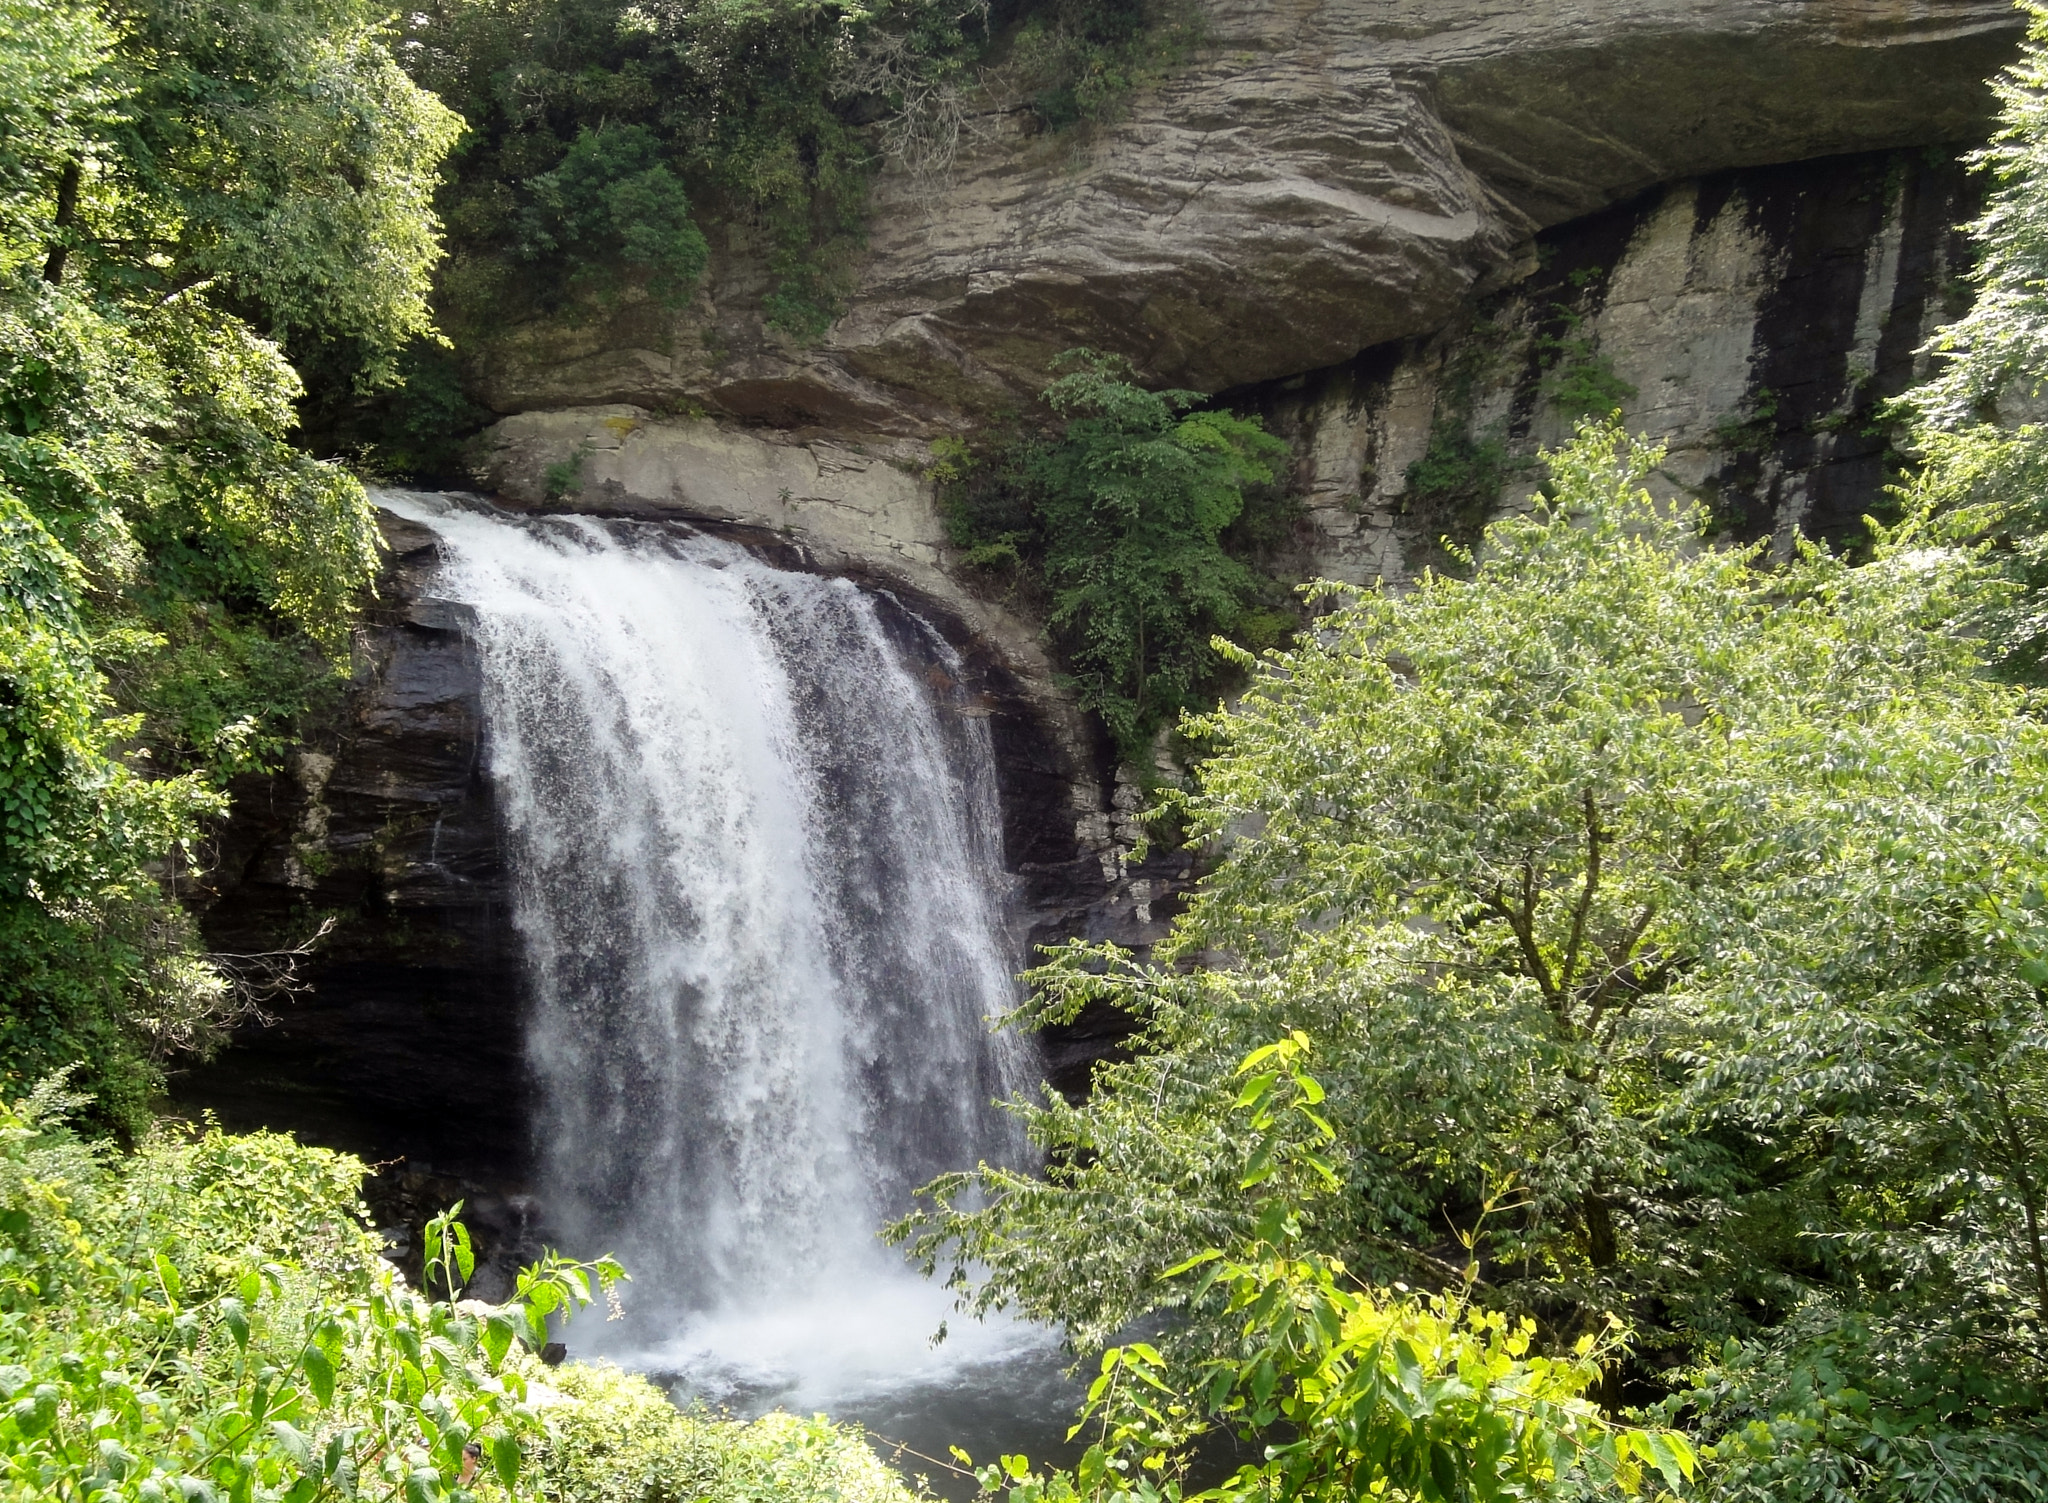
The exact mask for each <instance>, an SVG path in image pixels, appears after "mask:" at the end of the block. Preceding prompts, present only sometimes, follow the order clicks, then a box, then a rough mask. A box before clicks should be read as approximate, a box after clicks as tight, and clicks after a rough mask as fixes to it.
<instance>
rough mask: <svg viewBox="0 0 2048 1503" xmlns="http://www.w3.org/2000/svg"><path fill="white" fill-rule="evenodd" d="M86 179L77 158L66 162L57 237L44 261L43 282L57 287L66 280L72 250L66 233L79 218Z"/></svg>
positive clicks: (59, 192)
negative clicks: (66, 263) (67, 259)
mask: <svg viewBox="0 0 2048 1503" xmlns="http://www.w3.org/2000/svg"><path fill="white" fill-rule="evenodd" d="M83 177H84V172H83V170H82V169H81V168H80V167H79V165H78V160H77V158H75V157H74V158H73V159H72V160H70V161H68V162H66V163H65V164H64V170H63V172H62V173H60V174H59V175H58V178H57V218H56V231H57V233H56V235H55V237H54V238H53V239H52V241H51V243H50V254H49V256H48V257H47V258H46V259H45V260H44V261H43V280H44V281H45V282H48V283H49V284H50V285H51V286H52V287H55V286H56V285H57V284H58V283H59V282H61V281H63V280H64V261H65V258H66V257H67V256H68V255H70V253H71V248H70V247H69V246H68V245H66V244H65V243H64V234H65V231H67V230H69V229H70V228H71V226H72V224H73V223H74V222H75V221H76V220H77V218H78V189H79V186H80V183H81V181H82V179H83Z"/></svg>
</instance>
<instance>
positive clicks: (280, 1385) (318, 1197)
mask: <svg viewBox="0 0 2048 1503" xmlns="http://www.w3.org/2000/svg"><path fill="white" fill-rule="evenodd" d="M80 1101H81V1098H79V1097H76V1096H71V1095H67V1094H65V1093H64V1091H63V1090H62V1088H61V1085H60V1084H59V1083H58V1082H55V1081H52V1082H48V1083H46V1084H45V1085H43V1086H41V1087H39V1088H38V1089H37V1091H35V1092H34V1093H32V1094H31V1096H30V1097H29V1098H28V1099H26V1100H25V1101H22V1102H19V1103H17V1104H15V1105H13V1106H7V1107H0V1388H4V1390H5V1393H4V1402H5V1404H6V1407H5V1408H0V1479H4V1485H5V1487H6V1489H7V1492H8V1495H9V1496H11V1497H98V1498H102V1499H108V1500H116V1499H119V1500H132V1503H161V1500H163V1499H165V1498H179V1497H184V1498H189V1499H196V1500H205V1499H215V1500H221V1503H231V1500H235V1499H257V1498H273V1499H283V1500H288V1503H314V1500H317V1499H321V1498H342V1499H390V1500H392V1503H398V1500H403V1503H441V1500H447V1503H468V1500H472V1499H477V1498H497V1499H503V1500H506V1503H515V1500H516V1503H540V1500H542V1499H546V1500H548V1503H657V1500H674V1503H682V1500H685V1499H688V1500H704V1503H726V1500H731V1503H751V1500H754V1499H759V1498H765V1497H781V1498H789V1499H791V1500H794V1503H805V1500H808V1499H813V1498H816V1499H842V1500H848V1503H903V1500H905V1499H907V1497H908V1494H907V1492H906V1491H905V1490H904V1489H903V1487H902V1485H901V1483H899V1482H898V1481H897V1480H896V1479H895V1477H894V1475H893V1474H891V1473H890V1472H889V1471H888V1469H887V1468H886V1467H884V1466H883V1465H882V1463H881V1462H880V1461H879V1460H878V1459H877V1458H876V1456H875V1455H874V1453H873V1451H871V1450H870V1449H869V1448H868V1447H867V1446H866V1445H865V1443H864V1442H863V1441H862V1440H861V1438H860V1436H859V1434H858V1432H854V1431H847V1430H842V1429H839V1428H837V1427H835V1426H832V1425H830V1424H827V1423H826V1422H824V1421H823V1420H822V1419H819V1420H813V1421H802V1420H797V1419H793V1418H791V1417H789V1416H786V1415H777V1416H772V1417H770V1418H769V1419H766V1420H762V1421H758V1422H756V1423H754V1424H752V1425H740V1424H734V1423H730V1422H722V1421H714V1420H711V1419H709V1418H706V1417H704V1416H701V1415H685V1414H683V1413H680V1412H679V1411H677V1410H676V1409H675V1408H674V1407H673V1406H672V1405H670V1404H669V1403H668V1402H667V1400H666V1399H665V1398H663V1397H662V1395H661V1393H660V1391H659V1390H657V1389H655V1388H654V1387H653V1386H652V1385H651V1384H649V1383H647V1382H646V1380H644V1379H641V1378H637V1377H627V1376H626V1375H624V1374H621V1373H618V1372H617V1371H615V1370H612V1369H609V1368H597V1369H590V1368H580V1367H576V1366H565V1367H560V1368H555V1369H548V1368H544V1367H542V1366H541V1365H540V1364H539V1362H538V1361H537V1360H536V1359H535V1358H534V1356H533V1355H532V1353H533V1351H534V1350H535V1349H536V1348H537V1347H538V1346H539V1345H540V1344H541V1343H543V1342H544V1341H545V1340H546V1339H547V1336H548V1325H547V1322H548V1321H549V1320H550V1319H554V1320H561V1319H564V1318H567V1316H568V1315H570V1314H571V1313H572V1312H574V1311H575V1310H577V1309H579V1308H581V1307H583V1306H586V1305H588V1304H589V1303H591V1302H592V1300H593V1298H595V1297H597V1296H598V1295H599V1294H600V1293H601V1292H602V1291H603V1290H604V1289H606V1288H608V1287H609V1286H610V1285H611V1284H612V1283H613V1282H615V1281H616V1280H617V1279H618V1278H620V1277H622V1276H623V1275H622V1272H621V1270H620V1269H619V1268H618V1266H617V1265H616V1264H615V1263H613V1262H611V1261H610V1260H609V1259H599V1260H597V1261H596V1262H593V1263H586V1264H576V1263H569V1262H566V1261H564V1260H562V1259H560V1258H558V1257H555V1256H554V1255H552V1254H550V1255H548V1256H546V1257H544V1258H543V1259H542V1260H541V1261H540V1262H539V1263H536V1264H534V1265H533V1266H531V1267H529V1268H527V1269H526V1270H524V1271H523V1272H522V1273H521V1274H520V1276H519V1280H518V1287H517V1291H516V1293H515V1297H514V1299H513V1300H512V1301H511V1302H509V1303H507V1304H504V1305H488V1304H482V1303H479V1302H477V1301H475V1300H460V1301H457V1300H455V1298H454V1295H455V1294H456V1293H457V1292H459V1290H460V1289H461V1287H462V1285H463V1283H464V1282H465V1281H466V1280H467V1279H468V1277H469V1276H470V1274H471V1272H472V1271H473V1269H474V1258H473V1253H472V1251H471V1249H470V1245H469V1240H468V1234H467V1233H466V1232H465V1231H464V1230H463V1227H462V1224H461V1222H460V1221H458V1220H457V1219H456V1217H455V1211H459V1210H460V1207H459V1206H458V1207H456V1208H454V1210H451V1211H450V1212H449V1213H447V1214H445V1215H443V1216H441V1217H438V1218H436V1219H435V1220H434V1221H433V1222H432V1223H430V1224H429V1227H428V1234H427V1235H428V1242H427V1264H428V1267H429V1269H430V1270H431V1275H430V1276H431V1278H432V1280H433V1282H434V1284H435V1285H436V1286H438V1288H439V1289H440V1290H441V1291H442V1293H443V1294H444V1295H445V1296H446V1297H444V1298H439V1299H436V1298H431V1297H429V1296H428V1295H427V1294H426V1293H424V1292H419V1291H415V1290H412V1289H410V1288H408V1287H407V1286H406V1285H405V1283H404V1281H403V1280H402V1279H401V1278H399V1276H398V1275H397V1274H396V1273H395V1272H394V1270H393V1269H392V1268H391V1267H390V1265H389V1264H387V1263H385V1262H384V1261H383V1260H382V1259H381V1258H380V1257H379V1256H378V1255H377V1241H376V1239H375V1237H374V1236H373V1235H372V1234H371V1233H370V1232H369V1231H367V1230H366V1229H365V1227H364V1225H363V1221H362V1217H363V1211H362V1207H361V1205H360V1204H359V1202H358V1198H357V1197H358V1192H359V1188H360V1185H361V1181H362V1176H363V1166H362V1164H361V1163H360V1162H359V1161H357V1160H355V1159H353V1158H350V1157H348V1156H347V1155H344V1154H338V1153H333V1152H330V1151H328V1150H325V1149H319V1148H306V1147H302V1146H300V1145H299V1144H297V1143H295V1142H293V1141H292V1140H291V1139H290V1138H288V1137H283V1136H279V1135H276V1134H272V1133H257V1134H253V1135H249V1136H235V1135H230V1134H226V1133H222V1132H220V1131H219V1130H218V1129H215V1128H211V1127H209V1128H207V1129H206V1130H204V1131H196V1132H195V1131H173V1130H170V1129H159V1130H158V1131H157V1132H155V1133H154V1134H152V1135H151V1136H150V1137H149V1138H148V1139H147V1140H146V1141H145V1142H144V1144H143V1145H142V1147H141V1148H140V1150H139V1151H138V1152H137V1153H135V1154H133V1155H130V1156H126V1157H118V1156H113V1155H110V1154H109V1153H108V1152H107V1151H106V1150H105V1149H104V1148H94V1147H90V1146H88V1145H86V1144H84V1143H82V1142H81V1141H79V1140H78V1139H76V1138H74V1137H73V1136H71V1135H70V1133H68V1132H67V1131H66V1130H65V1129H64V1127H63V1125H62V1115H63V1113H64V1112H65V1111H67V1110H69V1109H72V1108H75V1107H76V1106H77V1105H79V1104H80Z"/></svg>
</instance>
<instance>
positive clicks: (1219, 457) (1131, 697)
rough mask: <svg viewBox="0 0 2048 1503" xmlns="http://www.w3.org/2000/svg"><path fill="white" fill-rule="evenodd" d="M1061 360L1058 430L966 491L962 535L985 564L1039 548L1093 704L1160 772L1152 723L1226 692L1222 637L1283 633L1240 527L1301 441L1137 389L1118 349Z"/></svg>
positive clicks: (1053, 616) (1053, 612) (1066, 645)
mask: <svg viewBox="0 0 2048 1503" xmlns="http://www.w3.org/2000/svg"><path fill="white" fill-rule="evenodd" d="M1060 368H1064V369H1065V370H1066V371H1067V374H1066V375H1063V376H1060V377H1059V378H1058V379H1056V380H1055V381H1054V382H1053V383H1052V384H1051V385H1050V386H1048V387H1047V388H1046V391H1045V400H1046V404H1047V405H1048V406H1049V407H1050V408H1051V409H1052V410H1053V411H1054V412H1055V413H1056V414H1058V415H1059V417H1060V418H1061V419H1063V422H1062V425H1061V431H1060V433H1059V435H1058V436H1057V437H1055V438H1048V439H1044V440H1040V441H1027V442H1024V443H1022V444H1020V445H1019V446H1017V447H1016V448H1015V449H1014V450H1013V451H1012V452H1010V453H1008V454H1006V455H1004V456H1003V457H1002V459H1001V461H1000V468H999V472H998V474H997V476H996V477H995V478H996V480H997V482H998V483H996V484H995V485H993V486H980V487H976V488H973V489H969V488H965V487H961V486H959V485H957V484H955V485H954V486H953V487H952V498H953V499H952V502H951V506H950V518H949V519H950V525H951V528H952V535H953V539H954V541H955V543H956V544H959V545H961V546H962V547H964V548H965V549H966V550H967V551H968V558H969V560H970V561H971V562H973V563H976V564H980V565H983V566H988V565H995V564H1012V563H1019V562H1022V561H1024V559H1025V558H1026V557H1027V555H1028V557H1029V559H1030V561H1031V563H1032V564H1033V566H1034V567H1035V569H1036V570H1037V571H1038V573H1039V576H1040V578H1041V579H1042V580H1043V584H1044V588H1045V591H1046V595H1047V619H1048V621H1049V622H1050V624H1051V627H1052V631H1053V634H1054V637H1055V639H1056V640H1057V641H1058V643H1059V645H1060V647H1061V649H1062V652H1063V655H1064V658H1065V661H1066V663H1067V664H1068V665H1069V668H1070V670H1071V674H1072V682H1073V684H1074V687H1075V688H1076V689H1077V690H1078V691H1079V695H1080V700H1081V703H1082V705H1083V706H1084V707H1085V708H1087V709H1089V710H1092V711H1094V712H1095V713H1096V714H1098V715H1099V716H1101V718H1102V721H1103V724H1104V725H1105V726H1107V727H1108V729H1109V732H1110V735H1111V736H1112V737H1113V738H1114V740H1115V742H1116V745H1117V748H1118V750H1119V751H1120V752H1121V753H1122V755H1123V756H1124V757H1125V759H1126V760H1128V761H1131V762H1132V763H1134V764H1138V765H1146V764H1148V763H1149V761H1150V757H1149V751H1148V749H1149V746H1150V742H1151V738H1152V736H1153V734H1154V732H1156V731H1157V730H1158V728H1159V727H1160V726H1161V725H1162V724H1164V723H1166V722H1167V721H1168V720H1170V719H1171V717H1172V716H1174V715H1175V714H1176V713H1178V712H1179V711H1180V710H1182V709H1184V708H1186V707H1188V706H1190V705H1193V704H1195V703H1196V702H1197V701H1198V700H1199V699H1200V697H1201V696H1202V695H1203V694H1204V693H1205V692H1207V691H1208V690H1210V689H1211V687H1212V686H1213V685H1214V683H1215V681H1216V678H1217V670H1218V669H1219V668H1220V667H1221V666H1222V665H1221V662H1220V660H1219V659H1217V658H1216V656H1215V655H1214V653H1213V652H1212V650H1211V649H1210V647H1209V645H1208V644H1209V640H1210V638H1211V637H1213V636H1216V635H1218V634H1222V635H1226V636H1238V637H1240V638H1243V637H1246V636H1249V637H1251V638H1252V640H1254V641H1255V642H1256V641H1258V640H1259V639H1260V638H1261V637H1263V638H1264V641H1265V642H1270V641H1272V640H1274V638H1275V637H1276V636H1277V635H1278V622H1277V621H1276V618H1275V616H1274V614H1273V613H1272V612H1271V611H1270V610H1268V609H1262V604H1263V598H1262V597H1263V593H1264V592H1263V588H1262V581H1261V579H1260V577H1259V575H1258V574H1257V573H1256V572H1255V571H1254V570H1253V569H1252V568H1251V567H1250V566H1249V565H1248V564H1246V563H1245V562H1244V561H1243V560H1242V559H1241V558H1239V557H1236V556H1233V552H1232V551H1231V550H1230V549H1229V548H1228V547H1227V546H1226V534H1228V533H1229V532H1230V530H1231V528H1232V527H1233V525H1234V524H1237V523H1239V521H1240V519H1242V518H1243V517H1244V516H1245V513H1246V500H1247V493H1248V492H1251V491H1255V490H1256V489H1257V488H1259V487H1262V486H1266V485H1269V484H1271V482H1273V481H1274V480H1275V479H1276V478H1277V477H1278V475H1279V473H1280V466H1281V462H1282V460H1283V459H1284V458H1285V456H1286V453H1287V449H1286V446H1285V445H1284V444H1282V443H1281V441H1280V440H1279V439H1277V438H1274V437H1273V436H1272V435H1270V434H1268V433H1267V432H1266V431H1265V428H1264V427H1263V425H1262V424H1260V423H1259V421H1258V420H1257V419H1255V418H1241V417H1238V416H1236V415H1234V414H1232V413H1229V412H1220V411H1201V410H1193V409H1195V404H1196V403H1197V402H1198V401H1200V397H1199V395H1198V394H1197V393H1195V392H1188V391H1164V392H1152V391H1146V390H1144V389H1143V388H1142V387H1139V386H1137V385H1134V384H1133V383H1132V382H1131V381H1130V380H1129V379H1128V371H1127V370H1126V368H1125V367H1124V366H1123V365H1121V364H1120V363H1119V362H1118V361H1116V360H1115V359H1114V358H1112V357H1109V356H1104V355H1098V354H1096V353H1094V352H1093V351H1090V350H1071V351H1068V352H1067V353H1066V354H1065V355H1063V356H1061V357H1060V358H1059V360H1058V361H1056V362H1055V369H1060ZM941 463H942V465H945V466H948V467H950V468H949V469H947V470H945V471H943V472H942V473H941V477H940V478H941V480H942V483H944V481H945V480H946V478H947V476H949V475H950V476H951V477H952V478H953V479H955V480H956V481H957V480H958V479H959V478H960V474H961V466H962V463H963V456H961V455H957V454H949V455H947V456H942V457H941ZM1260 645H1263V643H1261V644H1260Z"/></svg>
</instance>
